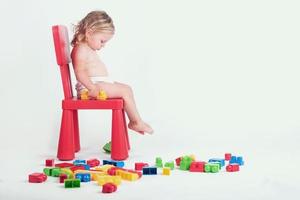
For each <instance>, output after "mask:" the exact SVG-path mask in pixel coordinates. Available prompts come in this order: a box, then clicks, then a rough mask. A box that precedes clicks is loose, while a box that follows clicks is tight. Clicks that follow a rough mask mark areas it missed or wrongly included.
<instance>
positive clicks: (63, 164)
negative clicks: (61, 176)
mask: <svg viewBox="0 0 300 200" xmlns="http://www.w3.org/2000/svg"><path fill="white" fill-rule="evenodd" d="M73 166H74V165H73V164H72V163H67V162H63V163H57V164H55V167H59V168H66V167H73Z"/></svg>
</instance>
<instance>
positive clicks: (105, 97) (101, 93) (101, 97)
mask: <svg viewBox="0 0 300 200" xmlns="http://www.w3.org/2000/svg"><path fill="white" fill-rule="evenodd" d="M97 99H98V100H106V99H107V94H106V93H105V91H104V90H100V92H99V94H98V96H97Z"/></svg>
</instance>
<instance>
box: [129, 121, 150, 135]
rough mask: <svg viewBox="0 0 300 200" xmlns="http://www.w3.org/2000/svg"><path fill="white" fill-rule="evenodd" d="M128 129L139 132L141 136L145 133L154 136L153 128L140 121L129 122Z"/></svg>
mask: <svg viewBox="0 0 300 200" xmlns="http://www.w3.org/2000/svg"><path fill="white" fill-rule="evenodd" d="M128 128H130V129H131V130H134V131H136V132H139V133H140V134H144V132H146V133H148V134H152V133H153V129H152V128H151V126H149V125H148V124H147V123H145V122H143V121H140V122H132V121H131V122H129V123H128Z"/></svg>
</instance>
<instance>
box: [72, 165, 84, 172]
mask: <svg viewBox="0 0 300 200" xmlns="http://www.w3.org/2000/svg"><path fill="white" fill-rule="evenodd" d="M70 170H72V171H73V172H74V171H76V170H85V167H84V166H83V165H79V166H73V167H70Z"/></svg>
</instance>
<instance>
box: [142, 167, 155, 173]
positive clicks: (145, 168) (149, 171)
mask: <svg viewBox="0 0 300 200" xmlns="http://www.w3.org/2000/svg"><path fill="white" fill-rule="evenodd" d="M156 174H157V168H156V167H144V168H143V175H156Z"/></svg>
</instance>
